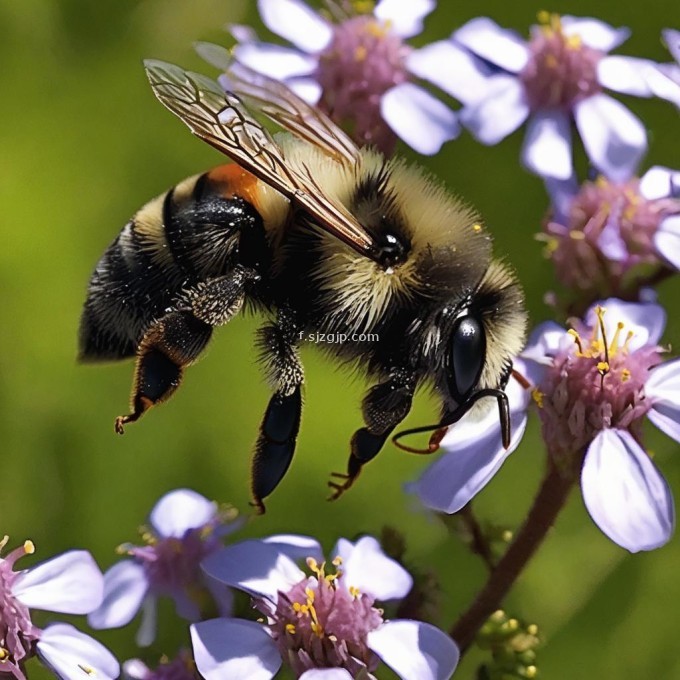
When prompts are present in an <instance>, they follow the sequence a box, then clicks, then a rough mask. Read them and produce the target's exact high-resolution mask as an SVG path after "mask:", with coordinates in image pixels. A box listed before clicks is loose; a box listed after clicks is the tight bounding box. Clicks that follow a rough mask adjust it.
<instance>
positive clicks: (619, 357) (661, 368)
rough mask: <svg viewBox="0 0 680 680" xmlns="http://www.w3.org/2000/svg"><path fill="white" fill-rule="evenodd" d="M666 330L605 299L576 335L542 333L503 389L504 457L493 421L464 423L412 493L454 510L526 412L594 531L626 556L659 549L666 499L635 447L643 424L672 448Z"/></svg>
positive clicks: (545, 328)
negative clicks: (506, 413) (573, 484)
mask: <svg viewBox="0 0 680 680" xmlns="http://www.w3.org/2000/svg"><path fill="white" fill-rule="evenodd" d="M665 323H666V317H665V313H664V311H663V309H662V308H661V307H660V306H659V305H656V304H636V303H627V302H621V301H620V300H615V299H611V300H607V301H605V302H603V303H602V305H601V306H595V307H593V308H591V309H590V310H589V312H588V313H587V315H586V318H585V322H584V323H580V322H579V323H577V324H576V326H575V328H574V329H571V330H568V331H567V330H564V329H563V328H561V327H560V326H558V325H557V324H555V323H551V322H549V323H545V324H542V325H541V326H539V327H538V328H537V329H536V330H535V331H534V333H533V334H532V336H531V338H530V340H529V344H528V346H527V348H526V349H525V350H524V352H523V353H522V355H521V356H520V358H519V359H517V360H516V363H515V369H516V371H517V372H518V373H519V374H522V375H523V376H524V378H523V380H522V382H520V381H518V380H517V379H516V378H512V379H511V380H510V383H509V385H508V389H507V393H508V398H509V399H510V404H511V414H512V421H513V428H514V430H513V434H514V436H513V441H512V444H511V446H510V448H509V449H508V450H505V449H504V448H503V446H502V444H501V437H500V432H499V431H498V422H497V421H498V419H497V417H494V416H495V414H492V413H489V415H488V416H487V417H486V418H485V419H484V420H483V421H482V422H477V423H473V422H471V421H470V419H469V418H465V419H464V421H462V422H461V424H460V425H456V426H454V427H453V428H451V431H450V432H449V433H448V434H447V436H446V437H445V439H444V441H443V442H442V446H443V448H445V449H447V451H446V453H445V454H444V455H443V456H441V457H440V458H439V459H438V460H437V461H436V462H435V463H434V464H433V465H432V466H431V467H430V468H428V469H427V470H426V471H425V472H424V474H423V475H422V476H421V478H420V479H419V480H418V481H417V482H416V483H415V484H414V485H413V490H414V491H415V492H416V493H417V494H418V495H419V497H420V499H421V500H422V502H423V503H424V504H425V505H426V506H428V507H430V508H432V509H435V510H441V511H443V512H448V513H453V512H457V511H458V510H460V509H461V508H462V507H463V506H464V505H465V504H466V503H467V502H468V501H469V500H470V499H472V497H473V496H474V495H475V494H477V493H478V492H479V491H480V490H481V489H482V488H483V487H484V486H485V485H486V484H487V483H488V482H489V480H490V479H491V477H492V476H493V475H494V474H495V472H496V471H497V470H498V469H499V468H500V466H501V465H502V464H503V462H504V461H505V459H506V458H507V457H508V456H509V455H510V454H511V453H512V451H513V450H514V449H515V448H516V447H517V445H518V444H519V441H520V439H521V437H522V434H523V432H524V429H525V427H526V421H527V408H528V406H529V404H531V403H533V405H534V406H535V407H536V408H537V410H538V414H539V416H540V419H541V425H542V430H543V438H544V440H545V442H546V445H547V447H548V454H549V456H550V457H551V458H552V461H553V463H554V464H555V465H556V466H557V467H558V469H561V470H564V471H565V472H568V471H569V470H574V472H575V473H576V474H580V478H581V490H582V493H583V499H584V501H585V504H586V508H587V509H588V512H589V513H590V515H591V517H592V518H593V520H594V521H595V523H596V524H597V525H598V526H599V527H600V529H601V530H602V531H603V532H604V533H605V534H606V535H607V536H608V537H609V538H611V539H612V540H613V541H614V542H616V543H618V544H619V545H620V546H622V547H624V548H626V549H627V550H630V551H631V552H637V551H639V550H651V549H653V548H658V547H660V546H662V545H664V544H665V543H666V542H667V541H668V540H669V538H670V536H671V534H672V532H673V528H674V523H675V511H674V506H673V498H672V496H671V492H670V490H669V488H668V485H667V484H666V481H665V480H664V478H663V477H662V475H661V473H660V472H659V471H658V469H657V468H656V466H655V465H654V463H653V462H652V460H651V459H650V456H649V454H648V453H647V452H646V451H645V449H644V448H643V446H642V444H641V442H642V431H641V428H642V422H643V420H644V419H645V417H646V418H648V419H649V420H650V421H651V422H652V423H654V424H655V425H656V426H657V427H658V428H659V429H661V430H662V431H663V432H665V433H666V434H668V435H669V436H670V437H672V438H673V439H675V440H676V441H680V406H679V404H680V359H675V360H672V361H666V362H662V360H661V352H662V351H663V350H662V348H661V347H659V345H658V342H659V340H660V338H661V334H662V332H663V329H664V326H665Z"/></svg>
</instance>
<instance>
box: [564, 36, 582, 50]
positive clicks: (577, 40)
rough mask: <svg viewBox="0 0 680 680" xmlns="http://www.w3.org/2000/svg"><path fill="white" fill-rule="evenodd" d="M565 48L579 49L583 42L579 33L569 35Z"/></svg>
mask: <svg viewBox="0 0 680 680" xmlns="http://www.w3.org/2000/svg"><path fill="white" fill-rule="evenodd" d="M566 43H567V48H568V49H570V50H578V49H580V47H581V45H582V44H583V42H582V41H581V36H580V35H570V36H569V37H568V38H567V40H566Z"/></svg>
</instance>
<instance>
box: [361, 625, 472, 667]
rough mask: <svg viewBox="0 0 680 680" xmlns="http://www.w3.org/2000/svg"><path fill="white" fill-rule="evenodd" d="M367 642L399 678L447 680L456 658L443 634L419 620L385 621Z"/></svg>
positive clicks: (450, 644) (450, 641) (455, 646)
mask: <svg viewBox="0 0 680 680" xmlns="http://www.w3.org/2000/svg"><path fill="white" fill-rule="evenodd" d="M367 642H368V646H369V647H370V648H371V649H372V650H373V651H374V652H375V653H376V654H377V655H378V656H379V657H380V658H381V659H382V660H383V661H384V662H385V663H386V664H387V665H388V666H389V667H390V668H391V669H392V670H393V671H394V672H395V673H396V674H397V675H398V676H399V677H400V678H401V679H402V680H448V679H449V678H450V677H451V676H452V675H453V671H454V670H455V669H456V666H457V665H458V659H459V658H460V652H459V651H458V646H457V645H456V643H455V642H454V641H453V640H452V639H451V638H450V637H449V636H448V635H446V633H444V632H443V631H441V630H439V628H436V627H435V626H433V625H431V624H429V623H423V622H422V621H408V620H397V621H388V622H387V623H384V624H383V625H382V626H380V628H378V629H377V630H374V631H372V632H370V633H369V634H368V638H367Z"/></svg>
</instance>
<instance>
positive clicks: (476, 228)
mask: <svg viewBox="0 0 680 680" xmlns="http://www.w3.org/2000/svg"><path fill="white" fill-rule="evenodd" d="M472 231H474V232H475V234H479V232H480V231H482V225H481V224H473V225H472Z"/></svg>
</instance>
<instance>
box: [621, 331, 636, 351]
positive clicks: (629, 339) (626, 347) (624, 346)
mask: <svg viewBox="0 0 680 680" xmlns="http://www.w3.org/2000/svg"><path fill="white" fill-rule="evenodd" d="M634 335H635V333H633V331H628V333H627V334H626V340H625V342H624V343H623V347H622V348H621V349H622V350H623V351H624V352H627V351H628V345H629V344H630V341H631V340H632V339H633V336H634Z"/></svg>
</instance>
